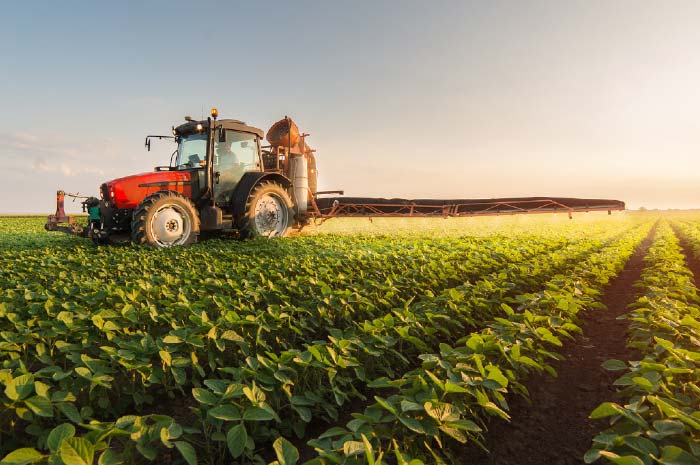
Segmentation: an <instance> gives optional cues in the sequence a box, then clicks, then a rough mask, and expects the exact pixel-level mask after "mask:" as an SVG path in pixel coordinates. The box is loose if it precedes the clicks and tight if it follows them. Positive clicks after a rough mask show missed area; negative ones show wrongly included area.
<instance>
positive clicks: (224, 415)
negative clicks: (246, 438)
mask: <svg viewBox="0 0 700 465" xmlns="http://www.w3.org/2000/svg"><path fill="white" fill-rule="evenodd" d="M209 415H211V416H212V417H214V418H216V419H219V420H226V421H236V420H240V419H241V412H239V411H238V408H236V406H235V405H231V404H225V405H218V406H216V407H214V408H212V409H210V410H209Z"/></svg>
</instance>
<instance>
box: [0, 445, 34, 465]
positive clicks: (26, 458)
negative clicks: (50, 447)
mask: <svg viewBox="0 0 700 465" xmlns="http://www.w3.org/2000/svg"><path fill="white" fill-rule="evenodd" d="M43 458H44V456H43V455H41V453H40V452H39V451H37V450H36V449H32V448H30V447H25V448H22V449H17V450H14V451H12V452H10V453H9V454H7V455H6V456H5V457H4V458H3V459H2V460H0V465H28V464H30V463H36V462H38V461H40V460H41V459H43Z"/></svg>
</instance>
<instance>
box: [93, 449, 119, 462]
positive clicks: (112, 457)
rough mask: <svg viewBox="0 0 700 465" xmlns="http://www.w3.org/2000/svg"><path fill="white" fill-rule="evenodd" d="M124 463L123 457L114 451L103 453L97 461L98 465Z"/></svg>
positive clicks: (109, 450)
mask: <svg viewBox="0 0 700 465" xmlns="http://www.w3.org/2000/svg"><path fill="white" fill-rule="evenodd" d="M122 463H124V460H123V459H122V457H121V455H120V454H119V453H117V452H114V451H113V450H112V449H107V450H106V451H104V452H102V454H101V455H100V458H99V459H97V465H120V464H122Z"/></svg>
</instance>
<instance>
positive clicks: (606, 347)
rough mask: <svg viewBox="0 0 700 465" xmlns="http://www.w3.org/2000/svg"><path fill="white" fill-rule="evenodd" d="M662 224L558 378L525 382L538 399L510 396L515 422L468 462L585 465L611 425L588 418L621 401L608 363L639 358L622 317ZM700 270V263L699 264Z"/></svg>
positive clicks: (573, 346) (576, 342)
mask: <svg viewBox="0 0 700 465" xmlns="http://www.w3.org/2000/svg"><path fill="white" fill-rule="evenodd" d="M655 230H656V228H653V229H652V231H651V232H650V233H649V235H648V236H647V237H646V238H645V239H644V241H642V243H641V244H640V245H639V247H638V248H637V250H636V251H635V253H634V254H633V255H632V257H630V259H629V260H628V261H627V263H626V264H625V267H624V269H623V270H622V272H620V274H619V275H618V276H617V277H616V278H614V279H613V280H611V282H610V283H609V284H608V286H607V287H606V288H605V290H604V293H603V296H602V302H603V304H605V305H606V307H607V310H590V311H586V312H585V313H583V314H582V315H581V326H582V328H583V334H580V335H578V336H576V338H575V339H573V340H571V341H569V342H568V343H566V345H565V347H564V349H563V350H562V355H563V356H564V359H563V360H561V361H556V362H554V363H552V366H553V367H554V369H555V370H556V371H557V374H558V376H557V377H556V378H553V377H551V376H550V375H548V374H543V375H536V376H533V377H532V378H531V379H529V380H528V381H527V382H526V383H525V386H526V387H527V389H528V390H529V391H530V399H529V400H527V399H524V398H522V397H517V398H511V399H509V403H510V413H511V421H510V422H507V421H504V420H500V419H494V420H493V421H491V423H490V425H489V428H488V431H487V433H486V447H487V448H488V449H489V451H490V453H489V454H486V453H485V452H484V451H482V450H481V449H479V448H478V447H476V446H468V447H467V448H466V450H465V454H464V456H463V457H464V460H463V462H462V463H464V464H470V465H543V464H547V465H582V464H583V463H584V462H583V455H584V454H585V453H586V451H587V450H588V449H589V448H590V446H591V440H592V438H593V436H595V435H596V434H598V433H599V432H600V431H601V430H603V429H605V427H606V426H607V422H606V421H605V420H602V421H601V420H598V421H594V420H590V419H589V418H588V415H589V414H590V413H591V411H593V409H595V408H596V407H597V406H598V405H599V404H600V403H602V402H606V401H614V400H615V388H614V386H613V385H612V383H613V381H614V380H615V379H616V378H617V376H618V375H619V373H614V372H609V371H606V370H604V369H603V368H602V367H601V364H602V363H603V362H604V361H606V360H608V359H611V358H616V359H620V360H635V359H638V355H637V354H636V353H635V352H634V351H633V350H630V349H628V348H627V346H626V341H627V327H628V324H629V323H628V321H627V320H624V319H618V317H620V316H622V315H624V314H625V313H627V311H628V309H627V306H628V305H629V304H631V303H633V302H634V300H635V299H636V297H637V294H638V292H637V290H636V289H635V288H634V287H633V285H634V283H635V282H636V281H637V280H639V278H640V276H641V272H642V269H643V267H644V256H645V255H646V253H647V251H648V249H649V246H650V245H651V240H652V237H653V235H654V232H655ZM699 269H700V268H699Z"/></svg>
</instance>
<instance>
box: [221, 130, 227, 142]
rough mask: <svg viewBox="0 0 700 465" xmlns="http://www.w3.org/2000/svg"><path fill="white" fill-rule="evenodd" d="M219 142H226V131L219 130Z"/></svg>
mask: <svg viewBox="0 0 700 465" xmlns="http://www.w3.org/2000/svg"><path fill="white" fill-rule="evenodd" d="M219 142H226V130H225V129H224V128H221V129H219Z"/></svg>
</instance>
